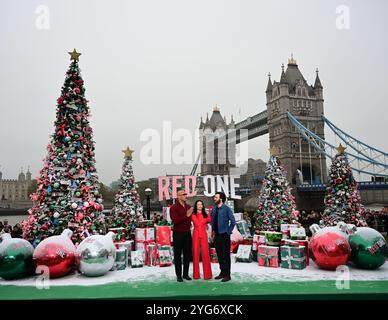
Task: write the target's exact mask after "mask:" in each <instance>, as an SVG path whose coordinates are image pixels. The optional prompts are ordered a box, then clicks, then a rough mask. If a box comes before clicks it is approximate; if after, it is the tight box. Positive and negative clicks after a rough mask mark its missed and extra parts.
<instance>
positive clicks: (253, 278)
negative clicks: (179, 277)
mask: <svg viewBox="0 0 388 320" xmlns="http://www.w3.org/2000/svg"><path fill="white" fill-rule="evenodd" d="M345 268H346V269H345V271H344V272H341V271H340V270H338V271H329V270H322V269H320V268H318V267H317V266H316V265H315V263H314V262H313V261H312V260H310V265H309V266H307V267H306V269H303V270H293V269H284V268H270V267H259V266H258V263H257V262H251V263H243V262H235V255H233V256H232V274H231V276H232V280H233V281H234V282H271V281H288V282H289V281H293V282H300V281H321V280H337V279H349V280H358V281H383V280H388V263H387V262H386V263H385V264H384V265H383V266H381V267H380V268H379V269H377V270H362V269H356V268H354V267H352V266H351V265H349V266H346V267H345ZM192 270H193V269H192V265H191V266H190V273H192ZM200 270H201V275H202V265H201V266H200ZM212 271H213V277H214V276H217V275H218V274H219V273H220V269H219V265H218V263H212ZM39 281H42V280H41V279H40V278H39V276H35V277H29V278H25V279H20V280H11V281H10V280H8V281H6V280H3V279H0V286H2V285H16V286H35V285H36V284H37V283H38V282H39ZM142 281H147V282H156V281H158V282H161V281H176V277H175V268H174V265H172V266H171V267H159V266H153V267H148V266H144V267H142V268H130V267H129V268H126V269H125V270H120V271H117V270H115V271H110V272H108V273H107V274H106V275H104V276H101V277H86V276H84V275H82V274H80V273H78V272H75V273H73V274H69V275H67V276H65V277H62V278H57V279H50V286H69V285H79V286H91V285H102V284H107V283H114V282H116V283H117V282H130V283H133V285H135V286H136V283H137V282H142ZM202 281H205V280H202ZM207 281H217V280H207Z"/></svg>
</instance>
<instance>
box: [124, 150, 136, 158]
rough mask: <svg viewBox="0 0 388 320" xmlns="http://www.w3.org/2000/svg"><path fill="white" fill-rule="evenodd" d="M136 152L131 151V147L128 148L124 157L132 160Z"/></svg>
mask: <svg viewBox="0 0 388 320" xmlns="http://www.w3.org/2000/svg"><path fill="white" fill-rule="evenodd" d="M134 151H135V150H132V149H130V148H129V147H127V149H124V150H123V152H124V156H125V157H126V158H129V159H132V153H133V152H134Z"/></svg>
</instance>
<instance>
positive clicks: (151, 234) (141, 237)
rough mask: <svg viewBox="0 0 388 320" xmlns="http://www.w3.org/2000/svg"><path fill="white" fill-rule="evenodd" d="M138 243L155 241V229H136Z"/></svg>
mask: <svg viewBox="0 0 388 320" xmlns="http://www.w3.org/2000/svg"><path fill="white" fill-rule="evenodd" d="M135 241H136V242H147V241H148V242H150V241H155V229H154V228H153V227H151V228H136V229H135Z"/></svg>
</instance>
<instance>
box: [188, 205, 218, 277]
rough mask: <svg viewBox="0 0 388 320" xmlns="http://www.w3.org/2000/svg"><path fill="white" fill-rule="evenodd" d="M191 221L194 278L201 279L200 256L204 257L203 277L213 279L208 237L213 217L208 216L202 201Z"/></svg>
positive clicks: (196, 207) (195, 207)
mask: <svg viewBox="0 0 388 320" xmlns="http://www.w3.org/2000/svg"><path fill="white" fill-rule="evenodd" d="M191 221H192V222H193V225H194V230H193V278H194V279H200V274H199V255H200V252H201V256H202V268H203V276H204V279H205V280H208V279H211V278H212V277H213V275H212V268H211V264H210V253H209V243H208V236H207V224H208V223H210V222H211V215H210V214H207V213H206V211H205V207H204V205H203V202H202V201H201V200H198V201H196V202H195V204H194V210H193V214H192V215H191ZM200 250H201V251H200Z"/></svg>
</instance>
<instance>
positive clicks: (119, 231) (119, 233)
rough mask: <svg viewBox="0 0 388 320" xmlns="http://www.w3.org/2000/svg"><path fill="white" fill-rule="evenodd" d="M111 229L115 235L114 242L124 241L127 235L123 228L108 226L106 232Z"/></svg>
mask: <svg viewBox="0 0 388 320" xmlns="http://www.w3.org/2000/svg"><path fill="white" fill-rule="evenodd" d="M110 231H112V232H113V233H114V234H115V235H116V236H115V240H114V241H115V242H122V241H125V239H127V238H128V237H129V235H128V234H127V232H126V230H125V228H122V227H121V228H109V229H108V232H110Z"/></svg>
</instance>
